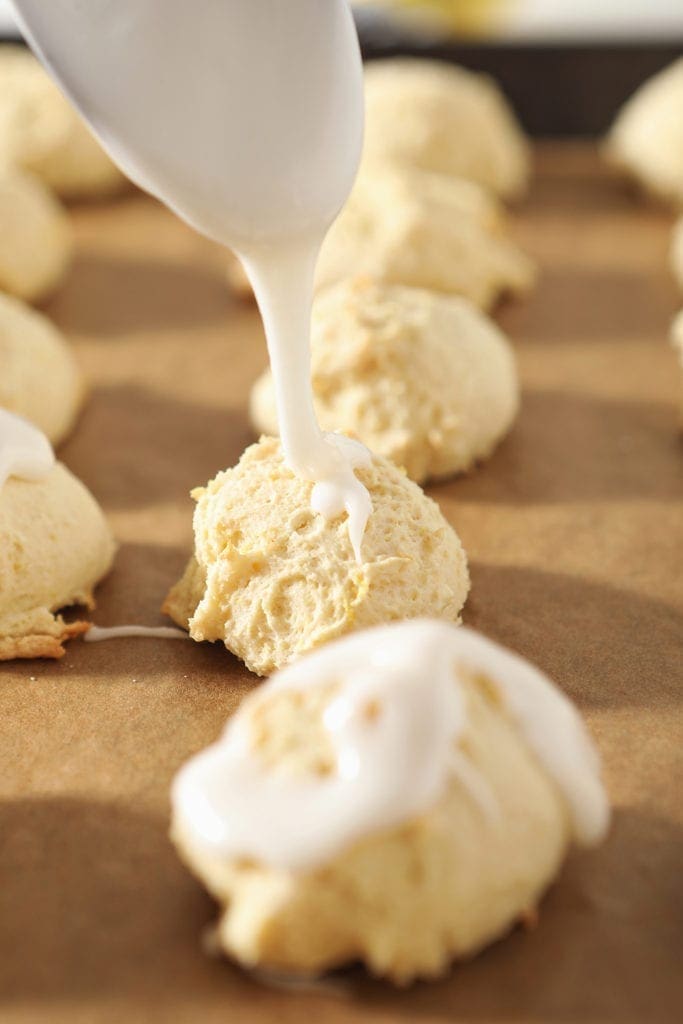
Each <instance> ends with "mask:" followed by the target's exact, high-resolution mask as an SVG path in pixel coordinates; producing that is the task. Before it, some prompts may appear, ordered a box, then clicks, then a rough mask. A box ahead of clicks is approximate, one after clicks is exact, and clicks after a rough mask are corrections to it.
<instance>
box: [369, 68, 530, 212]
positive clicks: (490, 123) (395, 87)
mask: <svg viewBox="0 0 683 1024" xmlns="http://www.w3.org/2000/svg"><path fill="white" fill-rule="evenodd" d="M364 153H365V155H366V157H368V158H370V159H374V158H378V157H379V158H382V159H391V160H396V161H399V162H402V163H408V164H411V165H415V166H417V167H423V168H425V169H426V170H430V171H438V172H440V173H442V174H454V175H458V176H459V177H462V178H470V179H471V180H472V181H476V182H478V183H479V184H480V185H484V186H485V187H486V188H489V189H491V190H492V191H493V192H495V193H497V194H498V195H500V196H502V197H503V198H505V199H515V198H517V197H519V196H520V195H521V194H522V193H523V192H524V191H525V190H526V187H527V184H528V181H529V175H530V163H531V161H530V149H529V145H528V143H527V141H526V139H525V137H524V134H523V132H522V129H521V128H520V126H519V124H518V122H517V120H516V118H515V115H514V113H513V112H512V109H511V107H510V105H509V104H508V102H507V100H506V99H505V97H504V96H503V94H502V92H501V91H500V89H499V88H498V86H497V85H496V83H495V82H494V81H493V79H491V78H489V77H488V76H487V75H482V74H477V73H474V72H472V71H467V70H466V69H465V68H462V67H458V66H456V65H453V64H445V63H442V62H440V61H430V60H416V59H411V58H398V59H396V58H395V59H391V60H382V61H371V62H370V63H369V64H368V65H367V66H366V70H365V149H364Z"/></svg>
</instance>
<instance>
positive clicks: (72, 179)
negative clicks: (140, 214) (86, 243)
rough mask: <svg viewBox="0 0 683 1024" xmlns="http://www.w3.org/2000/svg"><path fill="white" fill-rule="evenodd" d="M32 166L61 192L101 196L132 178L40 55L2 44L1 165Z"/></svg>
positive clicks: (67, 195) (73, 196)
mask: <svg viewBox="0 0 683 1024" xmlns="http://www.w3.org/2000/svg"><path fill="white" fill-rule="evenodd" d="M3 166H4V167H16V168H20V169H23V170H26V171H31V172H33V174H35V175H36V176H37V177H39V178H40V179H41V180H42V181H43V182H44V183H45V184H46V185H48V186H49V187H50V188H51V189H53V190H54V191H55V192H56V193H57V194H58V195H60V196H63V197H64V198H68V199H81V198H96V197H99V196H108V195H112V194H113V193H117V192H120V191H121V190H122V189H123V188H125V187H126V181H127V179H126V178H125V177H124V175H123V174H122V173H121V171H120V170H119V169H118V167H116V166H115V164H113V163H112V161H111V160H110V159H109V157H108V156H107V154H106V153H105V152H104V150H103V149H102V147H101V146H100V144H99V142H98V141H97V140H96V139H95V138H94V136H93V135H92V134H91V132H90V130H89V128H87V127H86V125H85V124H84V122H83V121H82V119H81V118H80V116H79V115H78V114H77V113H76V111H75V110H74V109H73V107H72V106H71V105H70V104H69V103H68V102H67V101H66V100H65V98H64V97H63V96H62V94H61V92H60V91H59V89H58V88H57V86H56V85H55V84H54V82H53V81H52V80H51V79H50V77H49V76H48V75H47V73H46V72H45V71H44V69H43V68H42V66H41V65H40V64H39V63H38V61H37V60H36V59H35V57H34V56H33V55H32V54H31V53H30V52H29V51H28V50H26V49H24V48H23V47H19V46H7V45H5V46H2V47H1V48H0V168H2V167H3Z"/></svg>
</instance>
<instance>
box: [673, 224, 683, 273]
mask: <svg viewBox="0 0 683 1024" xmlns="http://www.w3.org/2000/svg"><path fill="white" fill-rule="evenodd" d="M671 269H672V270H673V274H674V277H675V278H676V283H677V284H678V287H679V288H680V289H681V291H683V217H681V219H680V220H678V221H676V226H675V227H674V230H673V235H672V238H671Z"/></svg>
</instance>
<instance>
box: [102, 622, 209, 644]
mask: <svg viewBox="0 0 683 1024" xmlns="http://www.w3.org/2000/svg"><path fill="white" fill-rule="evenodd" d="M138 636H140V637H153V638H156V639H157V640H187V639H188V638H189V637H188V634H187V633H186V632H185V631H184V630H182V629H175V627H174V626H91V627H90V629H89V630H88V632H87V633H86V634H85V636H84V637H83V639H84V640H85V641H86V642H87V643H90V644H95V643H99V642H100V641H102V640H121V639H124V638H126V637H138Z"/></svg>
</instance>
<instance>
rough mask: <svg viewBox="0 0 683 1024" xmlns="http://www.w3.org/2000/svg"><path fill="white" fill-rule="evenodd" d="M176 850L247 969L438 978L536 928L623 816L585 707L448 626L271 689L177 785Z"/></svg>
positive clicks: (336, 659)
mask: <svg viewBox="0 0 683 1024" xmlns="http://www.w3.org/2000/svg"><path fill="white" fill-rule="evenodd" d="M172 806H173V823H172V838H173V841H174V842H175V844H176V847H177V848H178V851H179V853H180V856H181V857H182V859H183V860H184V861H185V863H186V864H187V865H188V866H189V867H190V869H191V870H192V871H193V872H194V873H195V874H196V875H197V876H198V877H199V878H200V879H201V880H202V882H203V883H204V884H205V885H206V886H207V888H208V889H209V891H210V892H211V893H212V894H213V896H214V897H215V898H216V899H217V900H218V901H219V903H220V904H221V905H222V908H223V916H222V918H221V921H220V924H219V927H218V939H219V942H220V945H221V947H222V948H223V950H224V951H225V952H226V953H228V954H229V955H230V956H232V957H234V958H235V959H236V960H238V961H239V962H240V963H241V964H242V965H244V966H246V967H249V968H255V967H258V968H261V969H266V970H271V971H275V972H280V973H281V972H291V973H292V974H299V975H315V974H319V973H320V972H322V971H325V970H328V969H330V968H334V967H338V966H340V965H342V964H344V963H347V962H350V961H355V960H359V959H360V960H363V961H364V962H365V963H366V964H367V966H368V967H369V969H370V970H371V971H372V972H373V973H374V974H377V975H381V976H386V977H388V978H390V979H391V980H392V981H394V982H397V983H399V984H405V983H407V982H410V981H413V980H414V979H417V978H427V977H437V976H439V975H441V974H443V973H444V972H445V971H446V970H447V969H448V966H449V964H450V962H451V961H452V960H453V959H457V958H464V957H469V956H471V955H472V954H474V953H476V952H478V951H479V950H480V949H482V948H483V947H484V946H486V945H488V944H489V943H490V942H493V941H494V940H495V939H497V938H499V937H500V936H501V935H503V934H505V933H506V932H507V931H509V930H510V928H511V927H512V926H513V925H514V924H515V922H516V921H519V920H520V919H521V920H524V919H525V918H527V917H529V916H531V915H533V914H534V911H535V908H536V905H537V903H538V901H539V900H540V898H541V896H542V894H543V892H544V891H545V889H546V888H547V887H548V885H549V884H550V883H551V882H552V880H553V879H554V878H555V876H556V875H557V873H558V870H559V868H560V865H561V863H562V860H563V859H564V857H565V855H566V853H567V849H568V847H569V845H570V842H571V841H572V840H575V841H577V842H578V843H580V844H585V845H590V844H594V843H597V842H599V841H600V840H601V839H602V838H603V836H604V834H605V832H606V829H607V826H608V821H609V807H608V803H607V798H606V795H605V792H604V789H603V787H602V784H601V781H600V768H599V762H598V757H597V754H596V752H595V750H594V748H593V745H592V743H591V741H590V739H589V737H588V734H587V733H586V731H585V728H584V726H583V723H582V721H581V719H580V717H579V715H578V713H577V711H576V710H575V708H574V707H573V705H572V704H571V703H570V702H569V701H568V700H567V698H566V697H564V696H563V695H562V694H561V693H560V691H559V690H558V689H556V688H555V687H554V686H553V684H552V683H551V682H550V680H549V679H547V678H546V677H545V676H543V675H542V674H541V672H539V671H538V670H537V669H536V668H534V667H533V666H532V665H530V664H529V663H528V662H526V661H524V660H523V659H521V658H519V657H517V656H515V655H513V654H512V653H510V652H508V651H506V650H504V649H503V648H501V647H498V646H497V645H496V644H493V643H491V642H490V641H488V640H486V639H484V638H483V637H482V636H480V635H479V634H477V633H473V632H472V631H470V630H467V629H464V628H463V627H459V628H458V627H454V626H450V625H448V624H446V623H440V622H434V621H426V620H421V621H414V622H410V623H399V624H394V625H392V626H389V627H380V628H378V629H374V630H368V631H366V632H363V633H358V634H354V635H353V636H351V637H346V638H344V639H343V640H340V641H338V642H336V643H334V644H331V645H329V646H327V647H325V648H324V649H323V650H322V651H318V652H316V653H314V654H312V655H309V656H308V657H305V658H303V659H301V660H300V661H298V662H297V663H296V664H294V665H292V666H290V667H289V668H287V669H285V670H284V671H283V672H281V673H279V674H278V675H276V676H275V677H274V678H273V679H271V680H270V682H268V683H267V684H266V685H265V686H263V687H261V688H260V689H259V690H258V691H257V692H256V693H254V694H253V695H252V696H251V697H249V698H247V700H246V701H245V702H244V703H243V704H242V706H241V707H240V709H239V711H238V712H237V714H236V715H235V717H234V718H233V719H232V721H231V722H230V723H229V724H228V726H227V728H226V730H225V732H224V734H223V736H222V737H221V739H219V740H218V742H216V743H215V744H214V745H213V746H211V747H209V748H208V749H206V750H205V751H203V752H202V753H200V754H198V755H197V756H195V757H194V758H193V759H192V760H191V761H190V762H189V763H188V764H187V765H185V767H184V768H183V769H181V771H180V773H179V774H178V775H177V777H176V779H175V781H174V784H173V790H172Z"/></svg>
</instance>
